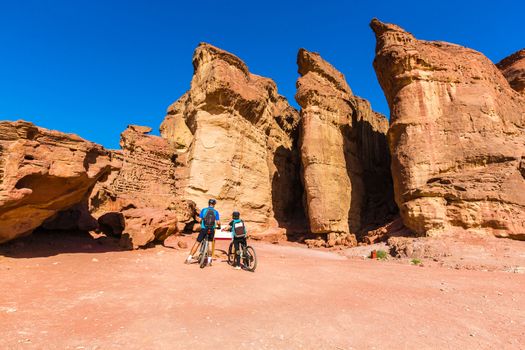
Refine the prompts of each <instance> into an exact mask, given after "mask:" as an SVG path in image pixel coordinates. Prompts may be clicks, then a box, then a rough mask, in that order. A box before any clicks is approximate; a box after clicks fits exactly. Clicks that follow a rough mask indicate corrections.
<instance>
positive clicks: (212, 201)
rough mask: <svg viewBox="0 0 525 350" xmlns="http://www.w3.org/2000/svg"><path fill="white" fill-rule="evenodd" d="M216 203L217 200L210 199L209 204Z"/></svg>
mask: <svg viewBox="0 0 525 350" xmlns="http://www.w3.org/2000/svg"><path fill="white" fill-rule="evenodd" d="M216 203H217V201H216V200H215V199H213V198H212V199H210V200H209V201H208V205H215V204H216Z"/></svg>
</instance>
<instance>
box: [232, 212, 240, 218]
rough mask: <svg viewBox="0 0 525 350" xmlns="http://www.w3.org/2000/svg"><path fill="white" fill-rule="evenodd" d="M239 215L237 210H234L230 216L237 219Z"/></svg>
mask: <svg viewBox="0 0 525 350" xmlns="http://www.w3.org/2000/svg"><path fill="white" fill-rule="evenodd" d="M240 217H241V213H239V212H238V211H234V212H233V213H232V218H234V219H239V218H240Z"/></svg>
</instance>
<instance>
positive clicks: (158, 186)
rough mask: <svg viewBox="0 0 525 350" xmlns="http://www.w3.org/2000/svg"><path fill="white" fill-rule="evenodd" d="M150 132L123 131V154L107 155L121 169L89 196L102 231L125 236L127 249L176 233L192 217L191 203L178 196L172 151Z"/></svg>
mask: <svg viewBox="0 0 525 350" xmlns="http://www.w3.org/2000/svg"><path fill="white" fill-rule="evenodd" d="M149 132H151V128H149V127H145V126H137V125H130V126H128V128H127V129H126V130H125V131H124V132H123V133H122V134H121V140H120V146H121V148H122V149H121V150H118V151H112V155H113V157H114V158H115V159H117V160H119V161H120V162H121V163H122V167H121V169H120V170H119V171H115V172H112V173H111V175H110V176H109V177H108V181H106V182H105V183H103V184H100V185H97V187H96V188H95V190H94V191H93V196H92V197H91V211H92V213H93V214H94V215H95V216H97V217H99V219H98V223H99V226H100V228H101V230H102V231H104V232H106V233H107V234H111V235H116V236H120V235H122V234H123V235H125V238H123V241H124V245H125V246H126V247H129V248H137V247H141V246H144V245H146V244H148V243H150V242H151V241H153V240H163V239H164V238H165V237H167V234H168V233H169V234H173V233H181V232H182V231H183V229H184V226H185V225H186V224H188V223H190V222H191V221H193V217H194V214H195V204H193V203H191V202H187V201H181V200H180V198H179V197H178V195H177V178H176V158H177V155H176V152H175V147H174V146H173V145H172V144H170V143H169V142H168V141H167V140H166V139H164V138H162V137H158V136H153V135H148V133H149Z"/></svg>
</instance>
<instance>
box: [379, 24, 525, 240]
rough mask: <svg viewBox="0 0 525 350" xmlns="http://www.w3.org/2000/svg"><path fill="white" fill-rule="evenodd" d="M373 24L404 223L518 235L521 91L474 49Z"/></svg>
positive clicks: (524, 199) (524, 117) (522, 184)
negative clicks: (425, 38) (511, 85)
mask: <svg viewBox="0 0 525 350" xmlns="http://www.w3.org/2000/svg"><path fill="white" fill-rule="evenodd" d="M371 27H372V29H373V30H374V32H375V35H376V38H377V46H376V58H375V60H374V68H375V70H376V73H377V77H378V80H379V83H380V84H381V87H382V88H383V91H384V93H385V96H386V98H387V100H388V104H389V106H390V111H391V115H390V118H391V119H390V129H389V132H388V141H389V145H390V150H391V155H392V176H393V179H394V188H395V197H396V202H397V204H398V205H399V207H400V211H401V216H402V217H403V221H404V223H405V225H407V226H408V227H409V228H410V229H412V230H413V231H415V232H417V233H419V234H426V235H439V234H443V233H446V232H456V231H458V230H459V231H465V230H466V231H469V232H473V231H477V232H481V233H485V234H494V235H497V236H509V237H513V238H521V239H524V238H525V196H524V195H523V193H525V180H524V176H525V166H524V164H525V163H524V161H523V160H522V159H523V158H522V157H523V156H524V151H525V145H524V140H525V137H524V133H523V131H524V126H525V99H524V98H523V97H522V96H520V95H519V93H517V92H516V91H514V90H513V89H512V88H511V87H510V86H509V83H508V82H507V80H506V79H505V78H504V77H503V75H502V74H501V72H500V71H499V70H498V69H497V68H496V66H495V65H494V64H493V63H492V62H490V60H488V59H487V58H486V57H485V56H483V55H482V54H481V53H479V52H476V51H474V50H471V49H467V48H464V47H461V46H458V45H454V44H449V43H444V42H429V41H422V40H417V39H416V38H415V37H414V36H413V35H412V34H410V33H408V32H406V31H405V30H403V29H402V28H400V27H398V26H396V25H393V24H385V23H381V22H380V21H378V20H373V21H372V23H371ZM500 67H501V65H500Z"/></svg>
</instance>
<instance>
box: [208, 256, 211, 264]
mask: <svg viewBox="0 0 525 350" xmlns="http://www.w3.org/2000/svg"><path fill="white" fill-rule="evenodd" d="M208 265H209V266H211V257H208Z"/></svg>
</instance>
